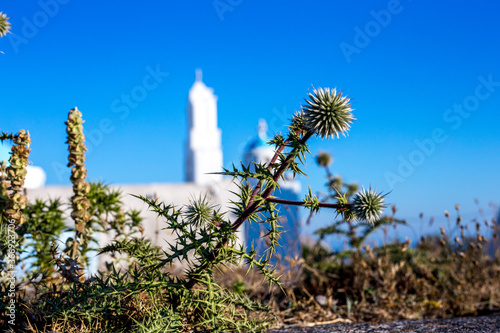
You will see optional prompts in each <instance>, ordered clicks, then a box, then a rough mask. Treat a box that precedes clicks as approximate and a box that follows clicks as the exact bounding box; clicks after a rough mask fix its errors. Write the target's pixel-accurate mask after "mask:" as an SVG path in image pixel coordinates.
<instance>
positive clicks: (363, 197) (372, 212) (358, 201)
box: [352, 187, 387, 224]
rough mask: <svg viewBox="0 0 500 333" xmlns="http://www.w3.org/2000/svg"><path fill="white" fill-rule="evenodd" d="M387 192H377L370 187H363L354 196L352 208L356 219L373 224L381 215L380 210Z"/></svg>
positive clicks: (382, 207) (383, 205) (382, 208)
mask: <svg viewBox="0 0 500 333" xmlns="http://www.w3.org/2000/svg"><path fill="white" fill-rule="evenodd" d="M386 196H387V194H382V192H380V193H377V192H376V190H372V189H371V188H370V189H368V190H366V189H365V188H364V187H363V188H362V189H361V191H359V192H358V193H356V195H355V196H354V201H353V206H352V210H353V212H354V214H355V215H356V218H357V219H358V220H362V221H366V222H368V223H371V224H373V223H374V222H375V221H377V220H378V219H379V218H380V217H381V216H382V211H383V210H384V208H385V207H387V205H386V204H384V198H385V197H386Z"/></svg>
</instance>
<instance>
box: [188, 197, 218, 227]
mask: <svg viewBox="0 0 500 333" xmlns="http://www.w3.org/2000/svg"><path fill="white" fill-rule="evenodd" d="M214 212H215V206H214V205H212V204H211V203H210V202H209V200H208V199H207V197H206V196H205V197H201V196H200V197H199V198H198V199H192V200H189V204H188V205H186V209H185V211H184V217H185V219H186V220H187V221H188V222H189V223H191V224H193V225H195V226H196V227H207V226H210V225H211V224H212V222H213V219H214V216H215V214H214Z"/></svg>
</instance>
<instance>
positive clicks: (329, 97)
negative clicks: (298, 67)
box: [187, 88, 384, 288]
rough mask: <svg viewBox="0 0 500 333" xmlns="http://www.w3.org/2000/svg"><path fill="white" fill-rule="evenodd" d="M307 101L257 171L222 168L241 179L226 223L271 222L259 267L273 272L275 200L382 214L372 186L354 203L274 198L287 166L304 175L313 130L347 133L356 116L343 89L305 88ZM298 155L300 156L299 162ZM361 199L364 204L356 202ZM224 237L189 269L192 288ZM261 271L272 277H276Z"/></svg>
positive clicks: (234, 227)
mask: <svg viewBox="0 0 500 333" xmlns="http://www.w3.org/2000/svg"><path fill="white" fill-rule="evenodd" d="M306 103H307V105H306V106H305V107H303V108H302V111H301V112H298V113H296V114H295V115H294V117H293V119H292V123H291V125H290V126H289V133H288V135H287V137H286V139H285V138H284V137H283V136H282V135H281V134H278V135H276V136H275V137H274V138H273V139H272V140H271V141H270V143H271V144H274V145H275V147H276V150H275V155H274V157H273V158H272V159H271V161H270V162H269V164H267V165H263V164H259V163H256V164H255V165H254V169H255V172H250V168H249V167H248V166H244V165H243V164H242V165H241V170H239V169H237V168H236V167H235V166H234V165H233V169H232V170H228V169H225V170H224V172H222V174H223V175H228V176H231V177H233V178H234V179H239V181H238V182H237V186H238V187H239V189H240V193H241V194H239V197H240V202H238V203H236V202H235V205H236V207H235V208H234V209H233V213H234V214H235V215H236V216H237V219H236V220H235V221H234V222H232V223H230V230H231V232H232V233H234V232H236V230H238V228H239V227H240V226H241V225H242V224H243V222H244V221H246V220H249V221H253V222H258V223H267V224H268V225H269V228H268V230H269V232H268V233H267V235H266V236H267V237H268V238H269V244H270V249H269V251H268V252H267V254H266V256H265V257H261V258H259V260H258V262H259V263H260V265H261V266H260V267H261V268H265V269H266V270H267V271H266V272H272V271H273V268H270V269H268V266H271V265H270V263H269V262H270V259H271V257H272V253H274V252H275V250H274V247H275V246H276V245H277V244H278V241H277V240H278V239H279V233H280V232H281V231H279V227H280V226H279V224H278V213H277V211H276V204H277V203H283V204H289V205H301V206H305V207H307V208H309V209H311V211H317V210H318V209H319V208H320V207H328V208H334V209H337V210H339V211H342V212H343V211H348V210H350V209H352V210H353V211H354V212H357V214H356V216H357V217H358V218H359V219H362V220H366V221H368V222H371V221H373V219H376V218H377V217H378V216H380V215H381V213H382V210H383V208H384V204H383V199H384V196H376V195H373V193H371V192H366V191H363V192H361V193H359V200H358V201H357V202H355V203H353V204H347V203H346V204H338V205H331V204H322V203H320V202H319V201H318V199H317V198H316V197H314V196H312V194H311V193H310V194H309V195H308V196H306V198H305V199H304V201H289V200H282V199H279V198H275V197H274V196H273V194H274V192H275V190H276V189H278V188H279V184H278V180H279V179H282V178H283V175H284V173H285V172H287V171H289V172H292V173H293V175H297V174H299V175H304V172H303V171H302V170H301V169H300V166H299V162H302V163H303V162H304V161H305V154H306V153H309V149H308V146H307V141H308V140H309V139H310V138H311V137H312V136H313V135H317V136H319V137H323V138H326V137H332V138H333V137H339V134H343V135H345V134H346V133H347V131H348V130H349V128H350V124H351V123H352V122H353V121H354V120H355V118H354V117H353V115H352V108H351V104H350V99H349V98H347V97H346V96H342V93H340V92H339V93H337V90H336V89H329V88H326V89H323V88H318V89H314V91H313V93H310V94H309V99H306ZM297 160H298V161H299V162H297ZM249 179H257V180H258V182H257V183H256V185H254V186H253V185H251V184H250V183H249V182H247V181H248V180H249ZM359 204H362V205H363V206H359V207H358V205H359ZM227 243H228V236H227V235H225V236H224V237H222V238H221V239H219V241H218V243H217V245H216V247H215V249H214V251H212V252H210V253H209V254H208V256H206V258H204V260H203V261H202V263H201V265H200V266H199V267H198V268H197V269H196V270H195V271H191V274H190V275H191V276H190V279H189V280H188V283H187V287H188V288H192V287H193V286H194V285H195V284H196V281H197V276H198V275H199V274H200V273H201V272H203V271H205V270H206V269H210V267H211V266H213V264H214V263H217V261H218V260H217V258H218V257H219V255H220V254H221V253H222V252H224V248H225V247H226V245H227ZM250 253H252V256H250V257H248V258H247V260H248V262H249V265H250V266H252V265H254V264H255V261H256V255H255V252H254V251H253V249H252V250H251V251H250ZM266 272H263V273H264V275H265V276H266V277H267V278H269V279H270V281H274V280H275V279H274V278H273V277H272V276H270V275H268V274H266Z"/></svg>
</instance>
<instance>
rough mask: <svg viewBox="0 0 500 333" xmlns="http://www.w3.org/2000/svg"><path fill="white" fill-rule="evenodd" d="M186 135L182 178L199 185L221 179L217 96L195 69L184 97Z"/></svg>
mask: <svg viewBox="0 0 500 333" xmlns="http://www.w3.org/2000/svg"><path fill="white" fill-rule="evenodd" d="M187 113H188V126H189V137H188V142H187V147H186V181H187V182H191V183H196V184H199V185H205V184H210V183H214V182H218V181H221V180H222V175H213V174H210V173H212V172H221V171H222V165H223V163H222V148H221V130H220V129H219V128H218V127H217V96H215V95H214V91H213V89H212V88H208V87H207V86H206V85H205V84H204V83H203V82H202V72H201V70H200V69H197V70H196V81H195V83H194V84H193V86H192V87H191V89H190V90H189V97H188V106H187Z"/></svg>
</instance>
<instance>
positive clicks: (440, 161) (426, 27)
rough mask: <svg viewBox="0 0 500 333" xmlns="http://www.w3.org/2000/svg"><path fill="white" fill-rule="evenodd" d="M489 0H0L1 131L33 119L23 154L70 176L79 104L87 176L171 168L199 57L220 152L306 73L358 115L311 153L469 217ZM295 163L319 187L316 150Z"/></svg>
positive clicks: (227, 156)
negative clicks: (5, 20) (70, 126)
mask: <svg viewBox="0 0 500 333" xmlns="http://www.w3.org/2000/svg"><path fill="white" fill-rule="evenodd" d="M499 10H500V4H499V3H498V2H495V1H482V2H480V3H478V2H473V1H456V2H453V3H451V2H435V1H428V0H413V1H410V0H401V1H393V0H391V1H363V2H349V1H343V2H339V1H326V0H325V1H309V2H305V1H300V2H299V1H273V2H268V1H245V0H216V1H148V2H147V4H144V3H140V2H139V1H127V0H124V1H119V2H118V1H106V2H100V3H92V4H90V3H89V2H88V1H81V0H80V1H79V0H41V1H38V2H37V1H29V2H28V1H22V2H20V1H10V2H3V3H2V4H1V6H0V11H3V12H5V13H7V14H8V16H9V17H11V23H12V32H13V34H11V35H8V36H7V37H4V38H2V39H0V50H1V51H3V52H4V54H0V69H1V71H2V80H0V96H1V103H0V131H9V132H14V131H15V132H17V131H18V130H19V129H21V128H24V129H28V130H29V131H30V133H31V136H32V142H33V143H32V149H33V152H32V154H31V160H32V161H33V163H34V164H35V165H38V166H41V167H43V168H44V169H45V170H46V172H47V178H48V183H49V184H68V183H69V180H68V178H69V171H68V170H66V169H64V168H63V167H64V165H65V164H66V159H67V153H66V149H67V148H66V145H65V143H64V142H65V137H66V134H65V128H64V124H63V123H64V121H65V119H66V117H67V112H68V110H69V109H71V108H72V107H74V106H78V108H79V109H80V110H82V112H83V114H84V118H85V120H86V123H85V130H86V133H87V141H88V145H89V149H90V151H89V154H88V165H87V166H88V169H89V179H91V180H98V179H102V180H104V181H106V182H109V183H118V184H120V183H144V182H181V181H183V179H184V173H183V163H184V150H183V149H184V144H185V140H186V137H187V116H186V100H187V94H188V90H189V88H190V87H191V85H192V84H193V82H194V78H195V76H194V71H195V69H196V68H201V69H202V70H203V79H204V82H205V83H206V84H207V85H208V86H210V87H213V88H214V90H215V93H216V95H218V96H219V103H218V108H219V127H220V128H221V129H222V131H223V134H222V142H223V147H224V165H225V166H229V165H230V164H231V163H233V162H236V161H238V160H239V159H240V157H241V153H242V149H243V147H244V145H245V143H246V142H247V141H248V140H249V139H250V138H251V137H252V136H254V135H255V133H256V126H257V122H258V119H259V118H264V119H266V120H267V122H268V123H269V125H270V129H271V130H273V131H283V130H284V126H283V125H284V124H286V122H287V119H289V118H290V117H291V116H292V115H293V113H294V111H295V110H297V109H299V108H300V104H301V103H303V100H304V98H305V97H306V94H307V92H308V91H310V90H311V87H312V85H314V86H315V87H338V88H339V89H341V90H343V91H344V92H345V93H346V94H347V95H348V96H350V97H351V98H352V99H353V101H354V108H355V111H354V113H355V117H356V118H357V122H356V123H355V124H354V125H353V126H352V129H351V131H350V132H349V137H348V138H341V139H338V140H320V139H314V140H312V141H311V151H312V152H313V153H314V154H316V153H317V152H318V151H320V150H324V151H328V152H330V153H332V154H333V156H334V160H335V162H334V164H333V165H332V171H333V172H334V173H338V174H340V175H342V176H343V177H344V178H345V180H346V181H353V182H358V183H359V184H360V185H365V186H369V185H370V184H371V185H372V186H373V187H375V186H377V189H378V190H381V191H384V192H387V191H391V190H392V192H391V193H390V195H389V199H388V200H389V202H390V203H394V204H396V205H397V207H398V209H399V211H398V215H399V216H401V217H402V218H407V219H409V220H410V221H415V223H417V222H418V214H419V213H420V212H424V214H425V216H426V217H430V216H437V217H441V216H442V215H443V211H444V210H445V209H447V210H449V211H453V207H454V205H455V204H457V203H458V204H461V206H462V212H463V213H464V214H469V215H470V216H472V217H473V216H478V215H479V214H478V213H477V211H478V209H477V207H476V205H475V204H474V199H475V198H478V199H479V202H480V205H481V207H482V208H483V209H484V211H485V215H491V214H492V213H493V208H492V207H490V206H489V203H490V202H491V203H494V204H498V203H500V176H499V169H500V168H499V166H500V153H499V152H500V132H499V130H498V129H499V124H500V113H499V111H500V65H499V61H498V59H499V58H500V21H499V20H498V12H499ZM148 75H149V78H148ZM145 80H146V81H145ZM145 87H147V89H145ZM133 92H135V99H134V98H133V97H132V99H131V100H128V101H127V99H126V98H127V97H126V96H127V95H128V96H131V94H132V93H133ZM144 92H145V93H144ZM140 93H142V95H141V94H140ZM124 96H125V97H124ZM306 170H307V172H308V173H309V176H310V177H309V178H307V179H305V180H303V181H302V184H303V188H304V190H305V189H307V184H310V185H311V187H312V189H313V190H314V191H320V190H324V187H323V185H324V183H325V180H324V178H323V177H324V173H323V171H322V170H321V169H320V168H318V167H317V166H316V165H315V164H314V162H313V159H310V160H309V163H308V164H307V168H306ZM323 219H328V217H323Z"/></svg>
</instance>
